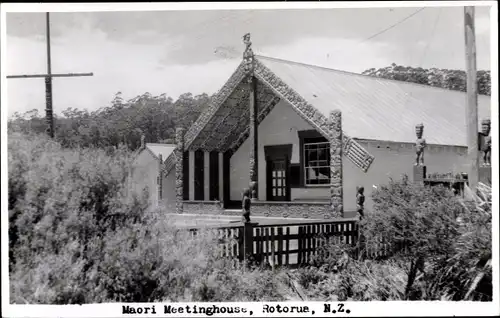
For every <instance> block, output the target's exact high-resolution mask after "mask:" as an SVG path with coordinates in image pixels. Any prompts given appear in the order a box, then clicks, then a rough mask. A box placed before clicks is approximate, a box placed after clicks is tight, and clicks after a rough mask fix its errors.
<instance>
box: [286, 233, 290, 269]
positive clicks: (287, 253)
mask: <svg viewBox="0 0 500 318" xmlns="http://www.w3.org/2000/svg"><path fill="white" fill-rule="evenodd" d="M289 264H290V227H288V226H287V228H286V254H285V265H289Z"/></svg>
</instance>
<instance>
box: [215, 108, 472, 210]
mask: <svg viewBox="0 0 500 318" xmlns="http://www.w3.org/2000/svg"><path fill="white" fill-rule="evenodd" d="M424 124H425V123H424ZM310 129H313V127H312V126H311V125H310V124H309V123H307V122H306V121H305V120H303V119H302V118H301V117H300V116H299V115H298V114H297V113H296V112H295V111H294V110H293V109H292V108H291V106H289V105H288V104H287V103H286V102H285V101H281V102H279V103H278V104H277V105H276V106H275V107H274V109H273V110H272V111H271V113H270V114H269V115H268V116H267V117H266V118H265V119H264V120H263V121H262V123H261V124H260V125H259V134H258V135H259V200H265V198H266V197H265V195H266V183H265V178H266V162H265V157H264V146H267V145H280V144H292V145H293V146H292V158H291V163H292V164H293V163H299V151H300V150H299V137H298V133H297V131H299V130H310ZM408 129H410V130H414V127H413V126H411V127H408ZM424 137H425V135H424ZM359 142H360V144H361V145H363V147H365V149H366V150H368V151H369V152H370V153H371V154H373V155H374V156H375V161H374V162H373V164H372V166H371V167H370V169H369V171H368V172H367V173H365V172H363V171H361V170H360V169H359V168H358V167H356V166H355V165H354V164H353V163H352V162H351V161H350V160H349V159H347V158H346V157H344V159H343V170H344V171H343V176H344V180H343V182H344V206H345V210H346V211H349V210H355V208H356V187H357V186H364V188H365V196H366V203H365V207H366V209H370V208H371V206H372V201H371V193H372V190H373V189H374V187H373V186H374V185H375V186H377V185H383V184H386V183H387V182H388V181H389V178H393V179H400V178H401V177H402V175H404V174H406V175H408V176H409V177H410V178H412V171H413V170H412V169H413V162H414V159H415V151H414V148H413V144H400V143H391V142H378V141H359ZM249 150H250V140H249V139H247V140H246V141H245V142H244V143H243V145H242V146H241V147H240V148H239V149H238V151H236V153H235V154H234V155H233V156H232V157H231V163H230V166H231V174H230V185H231V193H230V197H231V200H240V199H241V192H242V190H243V189H244V188H246V187H248V184H249V172H248V171H249V163H248V159H249ZM425 163H426V165H427V171H428V173H432V172H440V173H444V172H451V171H453V172H462V171H466V148H465V147H452V146H434V145H430V146H428V148H427V149H426V153H425ZM221 186H222V185H221ZM329 196H330V188H329V186H326V187H319V188H318V187H303V188H292V189H291V199H292V200H314V201H318V200H329Z"/></svg>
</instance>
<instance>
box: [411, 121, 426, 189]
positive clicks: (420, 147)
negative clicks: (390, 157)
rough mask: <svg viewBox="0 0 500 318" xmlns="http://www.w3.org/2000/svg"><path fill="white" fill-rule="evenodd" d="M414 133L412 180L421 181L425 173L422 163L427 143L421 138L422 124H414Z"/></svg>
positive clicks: (422, 132)
mask: <svg viewBox="0 0 500 318" xmlns="http://www.w3.org/2000/svg"><path fill="white" fill-rule="evenodd" d="M415 134H416V135H417V141H416V142H415V154H416V159H415V165H414V166H413V182H419V183H423V182H424V179H425V178H426V173H427V168H426V166H425V165H424V152H425V147H427V143H426V141H425V139H424V138H423V134H424V124H418V125H416V126H415Z"/></svg>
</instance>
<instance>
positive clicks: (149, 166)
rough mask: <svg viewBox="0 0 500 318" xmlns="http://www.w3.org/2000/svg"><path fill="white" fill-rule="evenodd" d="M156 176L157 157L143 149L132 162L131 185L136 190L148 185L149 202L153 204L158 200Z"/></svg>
mask: <svg viewBox="0 0 500 318" xmlns="http://www.w3.org/2000/svg"><path fill="white" fill-rule="evenodd" d="M157 176H158V161H157V159H156V158H155V157H153V155H152V154H151V153H150V152H149V151H148V150H143V151H142V152H141V153H140V154H139V155H138V156H137V158H136V159H135V162H134V170H133V174H132V180H133V181H132V186H133V189H134V190H136V191H141V190H142V189H143V188H144V187H148V189H149V198H150V202H151V203H152V204H154V205H156V204H157V202H158V186H157V182H156V178H157Z"/></svg>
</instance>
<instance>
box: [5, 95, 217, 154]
mask: <svg viewBox="0 0 500 318" xmlns="http://www.w3.org/2000/svg"><path fill="white" fill-rule="evenodd" d="M209 102H210V97H209V96H208V95H206V94H201V95H197V96H193V95H192V94H190V93H187V94H182V95H181V96H179V98H178V99H177V100H176V101H175V102H174V101H173V99H172V98H170V97H167V96H166V95H165V94H162V95H160V96H153V95H151V94H150V93H145V94H143V95H141V96H137V97H135V98H133V99H131V100H129V101H124V100H123V98H122V94H121V92H118V93H117V94H116V95H115V97H114V99H113V101H112V102H111V105H110V106H108V107H104V108H100V109H99V110H97V111H94V112H89V111H87V110H78V109H75V108H71V107H69V108H67V109H66V110H64V111H62V117H60V116H55V129H56V139H57V141H59V142H60V143H61V145H62V146H63V147H75V146H80V147H101V148H105V147H117V146H118V145H119V144H120V143H123V144H125V145H127V147H128V148H129V149H132V150H134V149H137V148H138V147H139V146H140V140H141V135H144V136H145V140H146V142H172V141H173V139H174V137H175V128H174V127H189V126H191V124H192V123H193V122H194V121H195V120H196V119H197V118H198V116H199V115H200V113H201V112H202V111H203V109H205V107H207V105H208V104H209ZM43 116H44V115H42V114H39V113H38V112H37V111H36V110H33V111H30V112H27V113H25V114H18V113H16V114H14V116H13V118H12V119H11V120H9V130H10V131H11V132H16V131H17V132H22V133H26V134H28V133H35V134H37V133H43V132H45V129H46V125H45V119H44V117H43Z"/></svg>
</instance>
